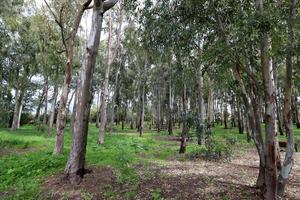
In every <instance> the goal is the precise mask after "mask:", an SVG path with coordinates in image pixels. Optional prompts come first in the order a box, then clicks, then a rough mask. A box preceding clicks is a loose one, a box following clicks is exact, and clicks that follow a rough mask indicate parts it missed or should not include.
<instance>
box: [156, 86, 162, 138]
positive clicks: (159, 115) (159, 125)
mask: <svg viewBox="0 0 300 200" xmlns="http://www.w3.org/2000/svg"><path fill="white" fill-rule="evenodd" d="M160 96H161V95H160V86H159V85H158V86H157V122H156V123H157V132H158V133H160V131H161V105H160V104H161V102H160V100H161V99H160V98H161V97H160Z"/></svg>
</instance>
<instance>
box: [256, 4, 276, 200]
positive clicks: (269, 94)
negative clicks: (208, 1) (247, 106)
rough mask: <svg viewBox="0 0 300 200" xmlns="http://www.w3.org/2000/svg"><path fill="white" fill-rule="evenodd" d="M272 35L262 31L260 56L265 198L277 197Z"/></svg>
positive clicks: (260, 11)
mask: <svg viewBox="0 0 300 200" xmlns="http://www.w3.org/2000/svg"><path fill="white" fill-rule="evenodd" d="M256 9H257V12H258V14H259V15H261V14H263V12H264V8H263V0H256ZM269 52H270V37H269V33H268V31H267V30H263V29H262V30H261V31H260V58H261V67H262V77H263V82H264V102H265V134H266V135H265V146H266V148H265V158H266V167H265V181H264V183H265V186H266V187H265V190H264V198H265V199H266V200H273V199H276V198H277V176H278V174H277V163H276V157H277V151H276V139H275V137H276V133H275V120H276V119H275V116H276V115H275V101H276V92H275V87H274V75H273V67H272V61H271V60H270V58H269Z"/></svg>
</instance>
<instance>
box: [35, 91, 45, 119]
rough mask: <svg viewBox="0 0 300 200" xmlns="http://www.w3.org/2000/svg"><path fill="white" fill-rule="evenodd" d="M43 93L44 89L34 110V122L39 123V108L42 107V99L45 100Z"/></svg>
mask: <svg viewBox="0 0 300 200" xmlns="http://www.w3.org/2000/svg"><path fill="white" fill-rule="evenodd" d="M45 92H46V90H45V87H44V89H43V92H42V94H41V96H40V97H39V102H38V107H37V109H36V113H35V116H34V122H37V121H39V117H40V111H41V107H42V106H43V102H44V98H45Z"/></svg>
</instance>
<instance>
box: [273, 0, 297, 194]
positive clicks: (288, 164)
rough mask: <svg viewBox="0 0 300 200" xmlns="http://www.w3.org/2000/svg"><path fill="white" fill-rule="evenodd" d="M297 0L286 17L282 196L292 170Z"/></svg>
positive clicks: (291, 5) (280, 187)
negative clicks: (284, 151)
mask: <svg viewBox="0 0 300 200" xmlns="http://www.w3.org/2000/svg"><path fill="white" fill-rule="evenodd" d="M296 5H297V0H290V9H289V17H288V21H287V24H288V35H289V41H288V47H287V55H286V79H285V97H284V108H283V115H284V127H285V131H286V135H287V147H286V154H285V158H284V162H283V164H282V166H281V170H280V174H279V177H278V188H277V189H278V195H280V196H282V195H283V193H284V189H285V186H286V184H287V182H288V177H289V173H290V172H291V170H292V167H293V162H294V156H293V155H294V145H295V141H294V132H293V121H292V113H293V111H292V87H293V83H292V80H293V51H294V23H295V20H296Z"/></svg>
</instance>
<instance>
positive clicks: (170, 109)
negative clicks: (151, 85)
mask: <svg viewBox="0 0 300 200" xmlns="http://www.w3.org/2000/svg"><path fill="white" fill-rule="evenodd" d="M172 113H173V92H172V80H171V79H170V83H169V120H168V133H169V135H173V116H172Z"/></svg>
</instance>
